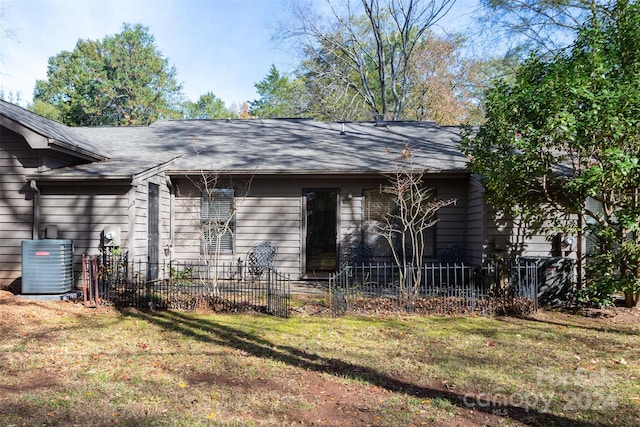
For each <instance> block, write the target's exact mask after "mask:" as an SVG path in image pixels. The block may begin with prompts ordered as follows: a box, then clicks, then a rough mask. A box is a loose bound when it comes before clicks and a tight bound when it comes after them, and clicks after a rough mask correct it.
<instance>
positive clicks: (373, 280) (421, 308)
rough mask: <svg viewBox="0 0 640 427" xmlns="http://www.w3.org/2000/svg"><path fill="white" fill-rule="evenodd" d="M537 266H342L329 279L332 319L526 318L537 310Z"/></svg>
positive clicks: (530, 263)
mask: <svg viewBox="0 0 640 427" xmlns="http://www.w3.org/2000/svg"><path fill="white" fill-rule="evenodd" d="M540 277H541V276H540V263H539V262H538V260H518V261H517V262H515V263H513V264H504V263H492V264H487V265H483V266H471V265H465V264H440V263H431V264H425V265H422V266H420V267H416V266H411V265H407V266H405V267H403V268H400V267H398V266H397V265H395V264H361V265H355V266H346V267H345V268H343V269H342V270H341V271H340V272H339V273H337V274H336V275H334V276H331V277H330V280H329V293H330V298H329V300H330V301H331V313H332V315H334V316H339V315H342V314H344V313H345V312H379V313H386V312H406V313H418V314H470V313H477V314H529V313H532V312H534V311H536V310H537V308H538V288H539V281H540Z"/></svg>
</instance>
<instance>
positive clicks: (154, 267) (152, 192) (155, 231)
mask: <svg viewBox="0 0 640 427" xmlns="http://www.w3.org/2000/svg"><path fill="white" fill-rule="evenodd" d="M147 208H148V210H149V212H148V217H147V219H148V220H149V222H148V224H147V233H148V234H147V239H148V245H147V250H148V251H149V254H148V260H149V269H148V270H149V271H148V276H149V280H157V279H158V264H159V262H160V260H159V258H158V256H159V250H160V245H159V240H160V218H159V216H160V187H159V186H158V184H153V183H149V200H148V205H147Z"/></svg>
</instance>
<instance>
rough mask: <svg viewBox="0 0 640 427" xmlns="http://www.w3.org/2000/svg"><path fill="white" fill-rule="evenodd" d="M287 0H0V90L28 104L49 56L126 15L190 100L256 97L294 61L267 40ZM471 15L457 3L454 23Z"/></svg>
mask: <svg viewBox="0 0 640 427" xmlns="http://www.w3.org/2000/svg"><path fill="white" fill-rule="evenodd" d="M288 1H289V0H244V1H243V0H173V1H172V0H128V1H125V0H0V11H1V12H2V16H0V27H1V28H2V29H4V30H5V31H8V33H9V35H8V36H6V35H5V36H3V37H2V39H1V40H0V89H3V90H4V91H5V93H8V92H13V93H14V94H15V93H18V92H19V93H20V94H21V97H22V101H21V103H20V104H21V105H23V106H24V105H26V104H27V103H29V102H31V97H32V95H33V88H34V85H35V81H36V80H37V79H46V73H47V61H48V59H49V58H50V57H52V56H55V55H57V54H58V53H60V52H61V51H63V50H68V51H71V50H73V48H74V47H75V45H76V42H77V41H78V39H92V40H102V39H103V38H104V37H105V36H106V35H113V34H116V33H119V32H120V31H122V24H123V23H125V22H127V23H131V24H138V23H139V24H142V25H144V26H147V27H148V28H149V32H150V34H152V35H153V36H154V37H155V41H156V47H157V48H158V49H159V50H160V51H161V52H162V54H163V56H164V57H165V58H168V60H169V63H170V64H172V65H174V66H175V67H176V70H177V73H178V75H177V78H178V81H179V82H181V83H182V84H183V92H184V94H185V95H186V96H187V97H188V98H189V99H191V100H193V101H195V100H197V98H198V97H199V96H200V95H202V94H204V93H206V92H208V91H211V92H213V93H214V94H215V95H216V96H218V97H219V98H221V99H222V100H224V102H225V103H226V104H227V106H230V105H231V104H232V103H236V104H237V105H240V104H241V103H242V102H243V101H252V100H254V99H256V98H257V97H258V95H257V94H256V92H255V87H254V84H255V83H256V82H259V81H260V80H262V79H263V78H264V77H265V76H266V75H267V72H268V71H269V67H270V66H271V64H275V66H276V67H277V68H278V70H280V71H282V72H287V71H289V70H291V69H292V67H293V66H294V65H295V63H297V59H296V58H293V57H291V56H290V55H288V54H287V53H286V52H285V50H284V48H283V46H279V45H278V44H277V43H276V42H275V41H273V36H274V31H275V28H276V27H277V25H278V23H279V22H280V21H282V20H283V19H285V18H286V13H285V12H286V10H287V6H286V5H287V3H288ZM316 1H319V2H322V1H323V0H316ZM465 3H466V4H469V3H475V0H465ZM470 14H471V8H470V7H464V6H458V10H457V11H456V13H455V14H454V15H455V16H452V17H451V18H452V22H453V23H455V24H452V25H460V24H461V22H464V20H466V19H468V18H469V16H470Z"/></svg>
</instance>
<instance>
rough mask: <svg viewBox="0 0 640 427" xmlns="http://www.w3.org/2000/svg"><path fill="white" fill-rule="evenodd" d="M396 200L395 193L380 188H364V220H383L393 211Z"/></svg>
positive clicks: (368, 221) (369, 221)
mask: <svg viewBox="0 0 640 427" xmlns="http://www.w3.org/2000/svg"><path fill="white" fill-rule="evenodd" d="M395 207H396V201H395V198H394V196H393V194H389V193H384V192H382V191H380V190H379V189H374V190H364V221H365V223H371V222H373V221H382V220H384V219H385V217H386V216H387V215H389V214H391V213H392V212H393V210H394V209H395Z"/></svg>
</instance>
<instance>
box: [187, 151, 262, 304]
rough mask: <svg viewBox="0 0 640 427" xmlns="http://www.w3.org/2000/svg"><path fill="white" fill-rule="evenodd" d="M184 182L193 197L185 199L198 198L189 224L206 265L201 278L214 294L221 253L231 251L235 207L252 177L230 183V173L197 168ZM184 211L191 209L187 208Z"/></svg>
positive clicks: (231, 180) (245, 195)
mask: <svg viewBox="0 0 640 427" xmlns="http://www.w3.org/2000/svg"><path fill="white" fill-rule="evenodd" d="M196 152H197V150H196ZM188 179H189V181H190V182H191V183H192V184H193V186H194V187H195V189H196V191H195V193H197V194H194V192H191V193H190V194H187V196H188V197H189V199H191V200H193V199H194V198H195V197H199V198H200V209H199V210H195V211H194V210H192V212H193V213H194V214H195V212H197V214H195V215H194V216H193V221H192V223H193V225H194V228H195V229H196V230H197V233H198V238H199V240H200V245H201V250H200V254H201V256H202V258H203V259H204V262H205V266H206V271H205V277H204V279H205V281H206V282H207V283H210V284H212V286H213V291H214V293H217V290H218V285H219V282H220V280H221V269H222V265H221V261H222V254H223V252H224V251H226V250H228V251H231V250H232V249H233V241H234V237H235V236H234V233H235V227H234V225H235V219H236V214H237V206H238V203H239V202H240V201H241V200H242V199H244V198H246V197H247V195H248V194H249V189H250V187H251V182H252V180H253V177H252V176H249V177H246V178H243V179H242V180H235V181H234V179H233V177H232V176H231V175H230V174H229V175H225V174H224V173H222V172H220V171H208V170H205V169H202V168H201V170H200V173H199V175H198V176H197V177H189V178H188ZM186 208H187V210H191V209H189V208H190V206H186ZM191 208H192V207H191Z"/></svg>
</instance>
